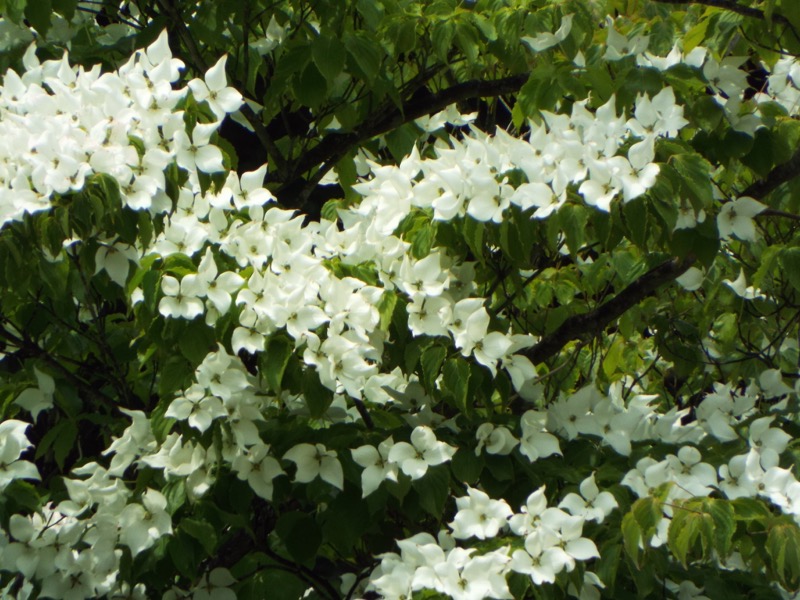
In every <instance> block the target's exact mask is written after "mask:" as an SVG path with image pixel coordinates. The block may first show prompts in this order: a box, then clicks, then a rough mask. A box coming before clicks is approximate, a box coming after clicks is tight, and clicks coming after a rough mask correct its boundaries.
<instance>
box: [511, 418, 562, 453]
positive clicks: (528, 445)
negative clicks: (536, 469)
mask: <svg viewBox="0 0 800 600" xmlns="http://www.w3.org/2000/svg"><path fill="white" fill-rule="evenodd" d="M546 419H547V415H546V413H544V412H541V411H535V410H529V411H527V412H526V413H525V414H524V415H522V419H520V425H521V426H522V437H521V438H520V441H519V450H520V452H522V454H523V455H524V456H526V457H527V458H528V460H530V461H531V462H534V461H536V460H539V459H540V458H547V457H548V456H550V455H552V454H561V448H560V447H559V445H558V439H557V438H556V436H554V435H553V434H552V433H547V430H546V428H545V420H546Z"/></svg>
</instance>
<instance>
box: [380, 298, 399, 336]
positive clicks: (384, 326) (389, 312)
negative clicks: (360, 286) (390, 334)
mask: <svg viewBox="0 0 800 600" xmlns="http://www.w3.org/2000/svg"><path fill="white" fill-rule="evenodd" d="M395 306H397V294H395V293H394V292H392V291H389V290H384V292H383V294H381V299H380V300H379V301H378V314H379V315H380V316H381V325H380V328H381V331H389V326H390V325H391V324H392V316H393V315H394V309H395Z"/></svg>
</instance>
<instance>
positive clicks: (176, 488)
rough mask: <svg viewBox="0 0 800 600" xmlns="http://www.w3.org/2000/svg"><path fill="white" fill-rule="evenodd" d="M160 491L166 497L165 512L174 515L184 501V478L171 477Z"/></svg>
mask: <svg viewBox="0 0 800 600" xmlns="http://www.w3.org/2000/svg"><path fill="white" fill-rule="evenodd" d="M161 493H162V494H164V497H165V498H166V499H167V512H168V513H169V514H171V515H174V514H175V512H176V511H177V510H178V509H179V508H180V507H181V506H183V505H184V504H185V503H186V480H184V479H173V480H172V481H168V482H167V484H166V485H165V486H164V487H163V489H162V490H161Z"/></svg>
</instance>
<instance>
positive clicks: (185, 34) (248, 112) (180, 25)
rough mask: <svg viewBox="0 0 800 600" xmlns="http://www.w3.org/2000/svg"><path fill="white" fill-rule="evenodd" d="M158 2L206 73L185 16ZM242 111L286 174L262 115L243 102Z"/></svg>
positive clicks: (276, 166) (279, 170)
mask: <svg viewBox="0 0 800 600" xmlns="http://www.w3.org/2000/svg"><path fill="white" fill-rule="evenodd" d="M158 3H159V5H160V6H161V8H162V10H163V11H164V12H165V13H166V14H167V16H168V17H169V19H170V22H171V26H172V29H173V30H174V31H175V32H176V33H177V34H178V37H179V38H180V39H181V41H182V42H183V45H184V46H185V47H186V51H187V52H188V53H189V58H190V60H191V64H192V65H193V66H194V69H195V71H197V72H198V74H199V73H205V72H206V71H207V70H208V65H207V63H206V61H205V59H204V58H203V53H202V52H201V51H200V47H199V46H198V45H197V42H195V40H194V38H193V37H192V33H191V32H190V31H189V28H188V26H187V25H186V23H185V22H184V20H183V17H182V16H181V14H180V12H179V11H178V9H177V8H176V7H175V6H174V5H173V4H172V2H171V1H170V0H158ZM240 112H241V113H242V116H244V118H245V119H247V122H248V123H250V126H251V127H252V128H253V131H254V132H255V134H256V137H258V141H259V142H261V145H262V146H263V147H264V149H265V150H266V151H267V153H268V154H269V157H270V159H271V162H272V165H270V166H271V167H272V169H273V170H274V171H275V172H277V173H278V174H279V175H280V176H284V175H285V171H286V161H285V160H284V158H283V155H282V154H281V153H280V150H278V147H277V146H276V145H275V142H273V141H272V138H270V136H269V133H267V128H266V127H264V123H263V122H262V120H261V117H260V116H259V115H258V114H256V112H255V111H253V110H252V109H251V108H250V106H249V105H248V104H247V103H245V104H242V108H241V109H240Z"/></svg>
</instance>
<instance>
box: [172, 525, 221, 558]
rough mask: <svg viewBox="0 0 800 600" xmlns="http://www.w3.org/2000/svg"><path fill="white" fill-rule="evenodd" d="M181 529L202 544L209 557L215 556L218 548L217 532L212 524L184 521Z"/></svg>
mask: <svg viewBox="0 0 800 600" xmlns="http://www.w3.org/2000/svg"><path fill="white" fill-rule="evenodd" d="M179 528H180V530H181V531H185V532H186V533H187V534H189V535H190V536H192V537H193V538H194V539H196V540H197V541H198V542H200V545H201V546H203V550H205V552H206V554H207V555H208V556H213V555H214V550H215V549H216V547H217V530H216V529H215V528H214V526H213V525H211V523H208V522H207V521H200V520H198V519H183V520H182V521H181V524H180V527H179Z"/></svg>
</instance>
